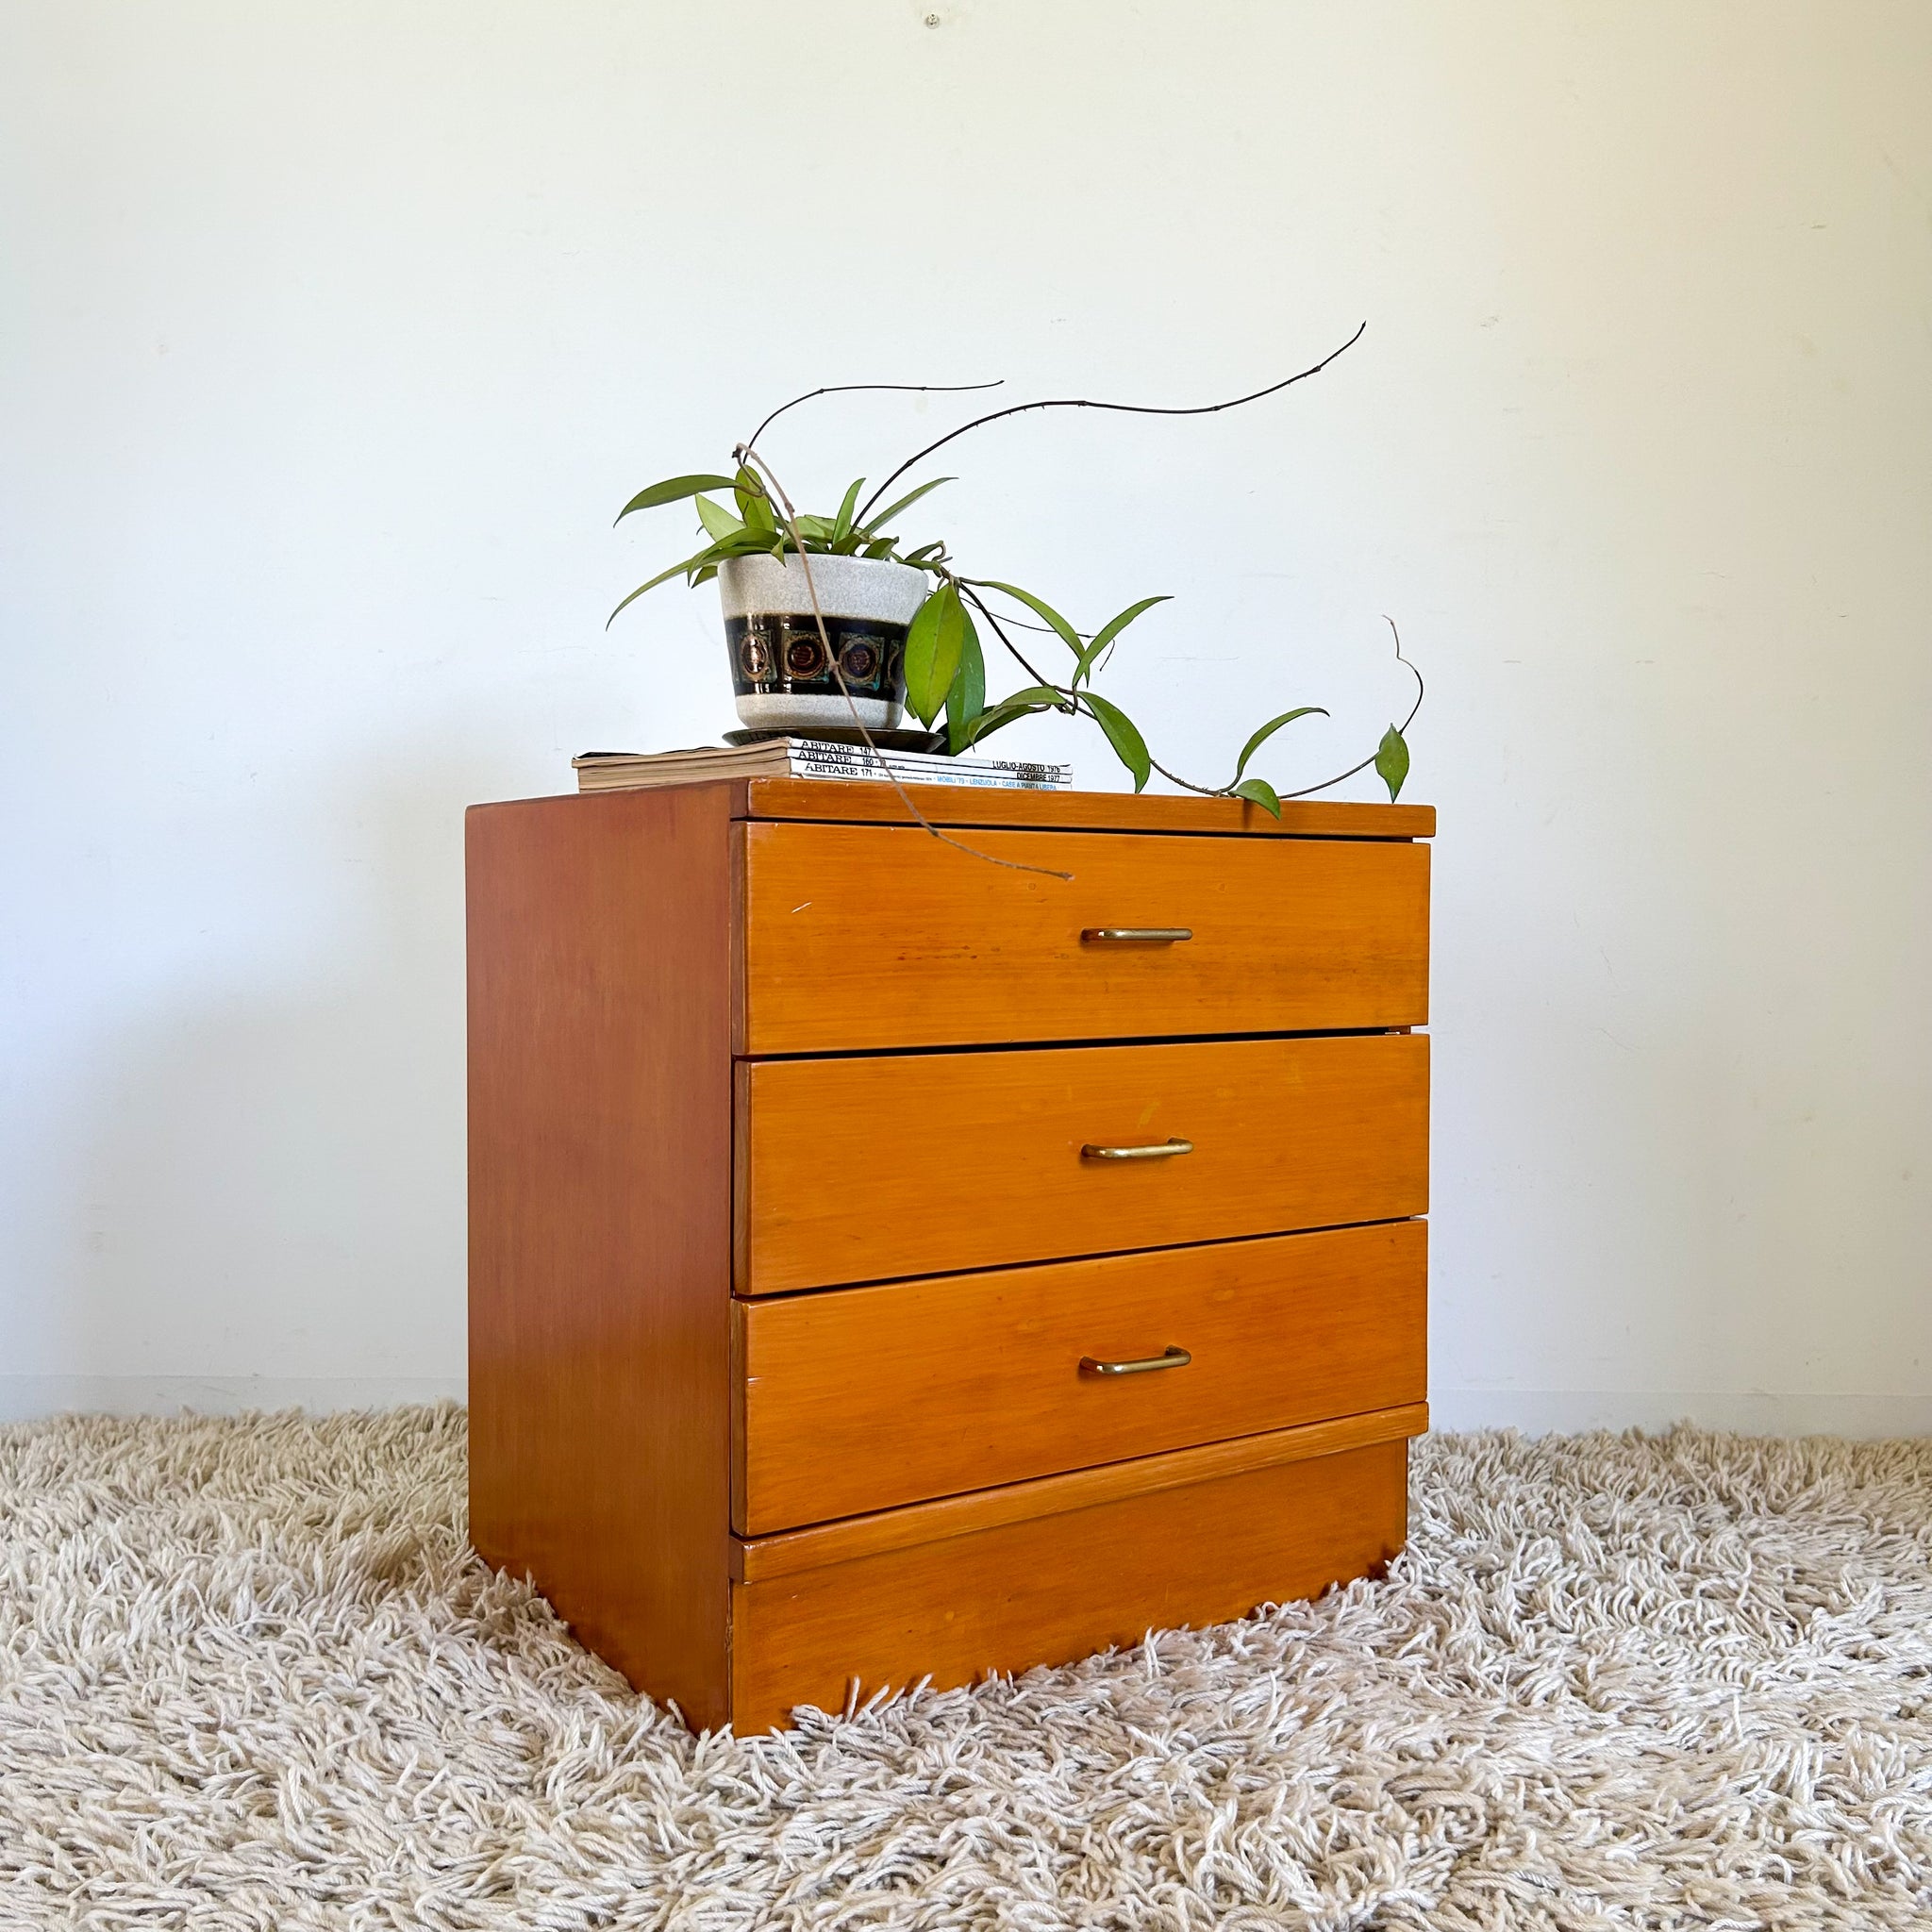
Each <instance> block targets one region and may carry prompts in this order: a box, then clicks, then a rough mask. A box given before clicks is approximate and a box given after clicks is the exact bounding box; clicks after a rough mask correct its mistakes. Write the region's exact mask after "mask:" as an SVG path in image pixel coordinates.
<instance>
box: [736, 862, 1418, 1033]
mask: <svg viewBox="0 0 1932 1932" xmlns="http://www.w3.org/2000/svg"><path fill="white" fill-rule="evenodd" d="M740 837H741V841H742V842H741V849H740V858H741V867H742V874H743V876H742V882H741V883H742V905H743V918H744V926H743V946H744V960H743V967H744V970H743V974H742V977H741V1010H740V1011H739V1013H738V1016H737V1023H738V1024H737V1033H738V1038H737V1050H738V1051H739V1052H740V1053H748V1054H781V1053H822V1052H846V1051H858V1050H860V1049H864V1048H869V1047H894V1046H896V1047H906V1046H941V1045H972V1044H979V1043H983V1042H997V1043H1005V1042H1006V1041H1018V1040H1107V1039H1137V1038H1138V1039H1145V1038H1150V1037H1157V1036H1161V1035H1169V1034H1187V1035H1195V1034H1211V1033H1291V1032H1329V1031H1341V1030H1342V1029H1344V1028H1349V1027H1368V1026H1419V1025H1422V1024H1424V1023H1425V1022H1426V1021H1427V1019H1428V921H1429V848H1428V847H1427V846H1426V845H1420V844H1411V843H1407V842H1406V841H1380V840H1322V839H1279V838H1252V839H1245V838H1199V837H1186V836H1181V837H1173V836H1167V837H1163V836H1141V837H1136V836H1134V835H1132V834H1123V833H1108V832H1002V831H974V832H971V833H965V834H961V837H962V838H964V839H965V840H966V841H967V842H969V843H971V844H972V845H974V847H975V848H976V849H978V850H980V851H983V852H987V853H990V854H991V855H992V856H993V857H995V858H1006V859H1010V860H1012V861H1014V865H1020V866H1036V867H1041V868H1043V869H1044V871H1043V872H1024V871H1018V870H1015V869H1014V866H1001V865H986V864H982V863H980V862H978V861H976V860H974V859H971V858H965V857H963V856H962V855H961V854H959V853H958V852H956V851H954V850H952V849H951V848H949V847H948V846H945V845H943V844H941V842H940V841H938V840H936V839H934V838H932V837H931V836H930V835H929V834H927V833H925V832H923V831H920V830H917V829H914V828H897V827H892V826H885V825H812V824H747V825H743V826H741V828H740ZM1047 872H1051V873H1065V874H1070V875H1071V876H1069V877H1067V878H1057V877H1048V876H1046V875H1045V873H1047ZM1137 930H1138V931H1159V930H1166V931H1175V930H1185V931H1187V932H1188V933H1189V934H1190V935H1191V937H1189V938H1186V939H1180V940H1172V941H1134V940H1127V941H1115V940H1102V939H1083V937H1082V935H1083V934H1084V933H1100V932H1120V931H1137Z"/></svg>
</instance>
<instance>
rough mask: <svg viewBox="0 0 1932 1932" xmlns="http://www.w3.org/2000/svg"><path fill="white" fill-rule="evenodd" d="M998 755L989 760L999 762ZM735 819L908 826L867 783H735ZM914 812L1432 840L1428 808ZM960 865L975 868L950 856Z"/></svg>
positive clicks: (940, 797) (964, 790) (1016, 795)
mask: <svg viewBox="0 0 1932 1932" xmlns="http://www.w3.org/2000/svg"><path fill="white" fill-rule="evenodd" d="M997 755H998V754H997V752H995V754H994V756H997ZM733 784H734V787H736V788H741V791H740V792H739V796H740V800H741V805H740V810H739V815H740V816H741V817H743V818H755V819H819V820H826V821H834V822H839V823H843V824H891V825H905V824H913V823H914V821H913V819H912V817H911V815H910V814H909V813H908V811H907V809H906V807H905V805H904V804H903V803H902V802H901V800H900V797H899V794H898V792H897V791H896V790H895V789H894V788H893V787H892V786H891V785H888V784H883V783H880V784H874V783H873V782H871V781H870V780H860V781H856V782H854V781H841V780H826V779H819V778H750V779H738V780H735V781H733ZM907 790H908V791H909V792H910V794H911V796H912V800H913V803H914V804H916V805H917V806H918V807H919V808H920V810H921V811H923V812H924V814H925V816H926V817H927V819H928V820H930V821H931V823H932V824H936V825H1033V826H1038V827H1041V828H1043V829H1059V830H1065V831H1083V830H1084V831H1099V832H1105V831H1119V832H1218V833H1222V834H1224V835H1232V836H1245V837H1250V838H1257V839H1430V838H1433V837H1434V836H1435V832H1436V808H1435V807H1434V806H1432V805H1350V804H1346V803H1341V802H1337V801H1335V800H1331V799H1325V798H1298V799H1290V800H1289V801H1288V802H1287V803H1286V804H1285V805H1283V807H1282V808H1281V819H1280V822H1279V823H1278V824H1277V823H1276V822H1275V821H1274V819H1273V818H1271V817H1270V816H1269V815H1268V813H1266V812H1265V811H1263V810H1262V809H1261V808H1260V807H1259V806H1257V805H1249V804H1248V803H1247V802H1246V800H1244V799H1239V798H1172V797H1167V796H1165V795H1162V796H1159V797H1148V796H1144V795H1143V796H1141V797H1139V798H1137V797H1135V796H1134V795H1133V794H1132V793H1131V792H1126V791H987V790H984V789H981V788H974V787H967V786H959V785H911V786H908V788H907ZM954 857H955V858H960V859H961V862H962V863H964V864H968V865H970V864H972V863H973V862H974V861H973V860H971V859H968V858H964V857H963V855H960V854H958V853H956V854H955V855H954Z"/></svg>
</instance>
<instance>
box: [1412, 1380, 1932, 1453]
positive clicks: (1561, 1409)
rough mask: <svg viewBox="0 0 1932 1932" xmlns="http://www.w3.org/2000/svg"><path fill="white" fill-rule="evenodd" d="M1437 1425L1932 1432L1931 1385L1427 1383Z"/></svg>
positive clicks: (1546, 1430)
mask: <svg viewBox="0 0 1932 1932" xmlns="http://www.w3.org/2000/svg"><path fill="white" fill-rule="evenodd" d="M1429 1419H1430V1422H1431V1423H1432V1424H1433V1425H1434V1426H1435V1427H1437V1428H1439V1429H1521V1430H1522V1431H1523V1433H1524V1435H1525V1436H1549V1435H1562V1436H1570V1435H1576V1434H1578V1433H1580V1432H1581V1431H1582V1430H1585V1429H1645V1430H1657V1429H1667V1428H1669V1427H1670V1426H1671V1424H1673V1423H1694V1424H1696V1425H1697V1426H1698V1427H1699V1428H1704V1429H1724V1430H1729V1431H1732V1432H1734V1433H1736V1434H1738V1435H1740V1436H1850V1437H1854V1438H1857V1439H1859V1440H1863V1441H1872V1440H1874V1439H1877V1438H1881V1437H1892V1436H1932V1391H1928V1392H1927V1393H1925V1394H1914V1395H1901V1394H1869V1395H1847V1394H1842V1393H1839V1392H1837V1391H1803V1390H1800V1391H1782V1392H1780V1391H1770V1390H1749V1391H1737V1390H1730V1389H1673V1390H1648V1389H1432V1390H1430V1391H1429Z"/></svg>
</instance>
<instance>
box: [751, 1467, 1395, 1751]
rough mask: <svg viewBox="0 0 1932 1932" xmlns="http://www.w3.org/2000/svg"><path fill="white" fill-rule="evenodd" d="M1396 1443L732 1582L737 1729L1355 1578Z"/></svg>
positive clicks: (1383, 1503)
mask: <svg viewBox="0 0 1932 1932" xmlns="http://www.w3.org/2000/svg"><path fill="white" fill-rule="evenodd" d="M1406 1474H1407V1444H1406V1443H1404V1442H1400V1441H1393V1442H1386V1443H1381V1444H1377V1445H1374V1446H1371V1447H1367V1448H1361V1449H1355V1450H1351V1451H1348V1452H1346V1453H1344V1454H1341V1455H1336V1456H1330V1457H1323V1458H1320V1459H1317V1460H1309V1461H1299V1462H1290V1463H1282V1464H1277V1465H1274V1466H1273V1467H1270V1468H1265V1469H1257V1470H1253V1471H1249V1472H1247V1473H1244V1474H1231V1475H1224V1476H1222V1477H1220V1478H1218V1479H1214V1480H1208V1481H1203V1482H1199V1483H1195V1484H1192V1485H1190V1486H1189V1487H1186V1488H1180V1489H1170V1490H1160V1491H1149V1492H1142V1493H1139V1494H1135V1495H1131V1496H1126V1497H1123V1498H1120V1499H1118V1500H1115V1501H1112V1502H1108V1503H1102V1504H1097V1505H1096V1506H1094V1507H1091V1508H1089V1509H1086V1510H1082V1511H1080V1512H1078V1513H1076V1514H1072V1515H1056V1516H1052V1517H1044V1518H1038V1517H1036V1518H1030V1519H1027V1520H1025V1521H1023V1522H1019V1523H1014V1524H1008V1525H1005V1526H1003V1527H1000V1528H997V1529H990V1530H987V1531H984V1532H982V1533H980V1534H978V1535H974V1536H968V1537H958V1538H953V1539H949V1540H947V1541H942V1542H935V1543H924V1544H920V1545H915V1546H913V1547H911V1548H908V1549H900V1550H891V1551H886V1552H882V1553H880V1554H878V1555H876V1556H872V1557H861V1558H858V1559H856V1560H854V1561H852V1562H848V1563H843V1564H838V1565H835V1566H832V1567H829V1568H824V1569H815V1570H809V1571H805V1572H801V1573H799V1574H793V1575H789V1576H782V1577H774V1578H772V1579H769V1580H766V1581H763V1582H749V1583H740V1584H735V1585H733V1587H732V1620H733V1631H734V1640H733V1645H732V1657H731V1715H732V1721H733V1723H734V1724H735V1725H736V1726H737V1728H738V1730H739V1732H740V1733H741V1734H743V1733H746V1732H750V1731H757V1730H763V1729H765V1728H767V1727H769V1726H771V1725H774V1724H779V1723H782V1722H783V1721H784V1719H785V1717H786V1716H787V1714H788V1713H789V1712H790V1711H791V1708H792V1707H794V1706H796V1705H799V1704H815V1705H818V1706H820V1707H822V1708H830V1709H837V1708H839V1707H841V1705H842V1704H843V1703H844V1701H845V1697H846V1694H847V1691H848V1688H849V1686H850V1684H851V1682H852V1680H853V1679H854V1678H857V1679H858V1690H859V1694H860V1696H861V1697H864V1696H868V1695H870V1694H871V1693H872V1692H873V1691H876V1690H880V1689H885V1688H891V1689H901V1688H905V1687H907V1686H909V1685H911V1684H913V1683H916V1682H917V1681H918V1680H919V1679H920V1678H921V1677H930V1678H931V1680H932V1682H933V1684H934V1685H935V1686H936V1687H938V1688H941V1689H943V1688H945V1687H947V1686H950V1685H954V1684H964V1683H970V1682H972V1681H973V1680H974V1678H976V1677H978V1676H980V1675H981V1674H984V1673H986V1672H988V1671H992V1670H998V1671H1024V1670H1028V1669H1030V1668H1031V1667H1032V1666H1033V1665H1035V1664H1043V1663H1058V1662H1062V1661H1065V1660H1068V1659H1071V1658H1073V1657H1080V1656H1083V1655H1085V1654H1086V1653H1087V1652H1089V1651H1092V1650H1097V1649H1100V1648H1102V1647H1104V1646H1106V1645H1108V1644H1132V1643H1137V1642H1139V1641H1140V1640H1141V1636H1142V1635H1143V1634H1144V1633H1145V1632H1146V1631H1148V1630H1150V1629H1171V1628H1174V1627H1175V1626H1177V1625H1189V1624H1191V1625H1201V1624H1214V1623H1222V1622H1225V1621H1227V1620H1228V1619H1230V1618H1234V1617H1239V1616H1242V1615H1244V1614H1246V1613H1247V1612H1248V1611H1250V1610H1252V1609H1253V1608H1255V1607H1256V1606H1257V1605H1259V1604H1262V1603H1269V1602H1284V1601H1288V1600H1291V1599H1293V1598H1296V1597H1303V1596H1311V1595H1313V1594H1315V1593H1316V1592H1318V1591H1321V1590H1323V1589H1324V1588H1325V1587H1326V1586H1327V1585H1329V1584H1330V1583H1335V1582H1340V1581H1341V1580H1343V1579H1345V1578H1349V1577H1355V1576H1360V1575H1364V1574H1369V1573H1371V1572H1373V1571H1374V1570H1376V1569H1378V1568H1379V1567H1380V1566H1381V1565H1383V1564H1385V1563H1387V1562H1388V1561H1389V1560H1390V1558H1391V1557H1393V1556H1394V1555H1395V1553H1396V1552H1397V1551H1398V1550H1399V1549H1400V1548H1401V1547H1402V1541H1403V1537H1404V1534H1405V1531H1406V1528H1407V1492H1406V1491H1407V1483H1406Z"/></svg>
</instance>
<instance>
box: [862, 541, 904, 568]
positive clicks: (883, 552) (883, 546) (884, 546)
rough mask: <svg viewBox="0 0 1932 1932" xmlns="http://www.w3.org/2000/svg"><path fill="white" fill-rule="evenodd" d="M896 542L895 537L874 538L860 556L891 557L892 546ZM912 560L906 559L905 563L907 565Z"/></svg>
mask: <svg viewBox="0 0 1932 1932" xmlns="http://www.w3.org/2000/svg"><path fill="white" fill-rule="evenodd" d="M897 541H898V539H897V538H895V537H874V539H873V540H872V541H871V542H870V543H868V544H867V545H866V546H865V549H864V551H863V553H862V555H864V556H866V557H891V554H892V545H893V544H894V543H895V542H897ZM911 560H912V559H911V558H907V561H908V563H909V562H910V561H911Z"/></svg>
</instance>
